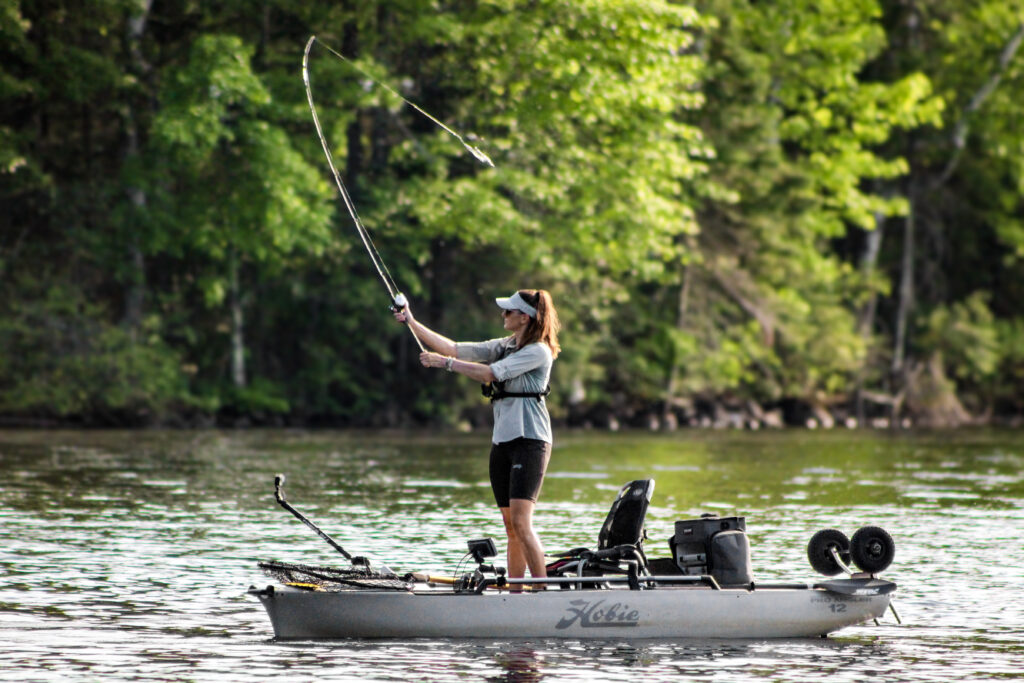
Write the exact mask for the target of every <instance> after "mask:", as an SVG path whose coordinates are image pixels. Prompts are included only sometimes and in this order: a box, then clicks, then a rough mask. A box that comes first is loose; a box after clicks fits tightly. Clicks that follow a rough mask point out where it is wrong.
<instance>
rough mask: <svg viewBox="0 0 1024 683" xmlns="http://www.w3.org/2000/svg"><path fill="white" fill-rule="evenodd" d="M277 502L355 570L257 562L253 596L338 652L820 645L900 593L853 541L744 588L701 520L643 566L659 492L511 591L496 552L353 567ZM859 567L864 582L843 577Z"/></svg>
mask: <svg viewBox="0 0 1024 683" xmlns="http://www.w3.org/2000/svg"><path fill="white" fill-rule="evenodd" d="M283 481H284V476H283V475H278V477H277V478H276V479H275V497H276V498H277V501H278V503H279V504H281V506H282V507H284V508H285V509H286V510H288V511H289V512H290V513H292V514H293V515H294V516H296V517H297V518H298V519H299V520H300V521H302V522H303V523H304V524H306V525H307V526H308V527H310V528H311V529H313V530H314V531H316V533H317V534H318V535H320V537H321V538H322V539H324V540H325V541H327V542H328V543H330V544H331V545H332V546H333V547H334V548H335V550H337V551H338V552H340V553H341V554H342V555H344V556H345V558H346V559H348V560H349V561H350V562H351V566H350V567H347V568H344V567H343V568H338V567H317V566H308V565H301V564H290V563H284V562H260V563H259V566H260V568H261V569H263V571H264V572H266V573H267V574H269V575H270V576H272V577H274V578H275V579H277V581H278V583H277V584H276V585H268V586H266V587H265V588H257V587H255V586H251V587H250V588H249V594H250V595H252V596H254V597H256V598H257V599H259V601H260V602H261V603H262V605H263V607H264V608H265V609H266V612H267V614H268V616H269V617H270V622H271V625H272V627H273V630H274V636H275V637H276V638H279V639H283V640H295V639H335V638H491V639H508V638H573V639H584V638H630V639H634V638H635V639H666V638H667V639H683V638H755V639H760V638H801V637H818V636H826V635H828V634H830V633H833V632H835V631H838V630H839V629H842V628H846V627H848V626H853V625H855V624H860V623H862V622H865V621H870V620H872V619H874V620H877V619H879V618H880V617H882V616H883V615H884V614H885V612H886V611H887V610H891V611H892V613H893V615H894V616H895V617H896V620H897V621H899V616H898V614H897V613H896V610H895V607H894V606H893V604H892V599H893V596H894V595H895V593H896V589H897V586H896V584H895V583H893V582H892V581H888V580H885V579H881V578H879V577H878V576H877V573H878V572H880V571H882V570H883V569H885V568H887V567H888V566H889V564H890V563H891V562H892V559H893V554H894V545H893V542H892V538H891V537H890V536H889V534H888V533H887V532H885V531H884V530H883V529H880V528H878V527H873V526H866V527H862V528H861V529H859V530H858V531H857V533H855V534H854V535H853V537H852V540H851V539H848V538H847V537H846V535H845V534H843V533H842V532H840V531H838V530H836V529H825V530H822V531H819V532H817V533H816V534H814V536H813V537H812V538H811V541H810V543H809V544H808V547H807V554H808V559H809V560H810V562H811V566H812V567H813V568H814V569H816V570H817V571H818V572H819V573H822V574H825V575H826V576H835V575H836V574H840V573H843V572H845V574H846V575H847V576H846V577H845V578H830V579H826V580H821V581H816V582H790V583H782V582H776V583H766V582H757V581H755V580H754V579H753V574H752V572H751V568H750V551H749V547H748V544H747V537H746V535H745V529H746V522H745V518H743V517H725V518H720V517H717V516H715V515H704V516H702V517H701V518H700V519H696V520H680V521H677V522H676V523H675V533H674V534H673V536H672V537H671V538H670V539H669V544H668V545H669V549H670V551H671V553H672V556H671V557H667V558H654V559H648V557H647V555H646V553H645V550H644V548H643V544H644V541H645V540H647V533H646V529H645V527H644V517H645V515H646V512H647V506H648V503H649V502H650V499H651V496H652V494H653V491H654V481H653V480H650V479H643V480H636V481H633V482H630V483H628V484H626V485H625V486H623V487H622V489H621V490H620V491H619V494H618V496H617V497H616V499H615V501H614V503H613V505H612V508H611V511H610V512H609V513H608V517H607V518H606V520H605V523H604V525H603V526H602V527H601V530H600V533H599V534H598V543H597V548H596V549H595V550H590V549H588V548H574V549H572V550H569V551H565V552H562V553H555V554H554V556H553V557H552V558H551V561H550V562H549V563H548V565H547V574H548V576H547V577H546V578H510V577H508V576H506V571H505V569H504V568H503V567H499V566H496V565H494V564H488V558H492V557H495V556H496V555H497V548H496V547H495V544H494V542H493V541H492V540H491V539H474V540H470V541H468V544H467V545H468V552H467V554H466V557H467V558H468V557H470V556H471V557H472V558H473V560H474V561H475V563H476V568H475V570H474V571H472V572H465V573H463V574H461V575H451V576H445V577H438V576H430V575H426V574H417V573H410V574H405V575H401V576H400V575H398V574H397V573H396V572H394V571H392V570H391V569H389V568H388V567H386V566H374V565H373V563H371V562H370V561H369V560H368V559H367V558H365V557H353V556H352V555H350V554H349V553H348V552H347V551H346V550H345V549H344V548H343V547H342V546H341V545H340V544H339V543H337V541H335V540H334V539H332V538H331V537H329V536H328V535H327V534H325V533H324V532H323V531H322V530H320V529H319V528H318V527H317V526H316V525H315V524H313V523H312V522H310V521H309V520H308V519H306V517H305V516H304V515H302V513H300V512H299V511H298V510H296V509H295V508H293V507H292V506H291V505H290V504H289V503H288V502H287V501H285V499H284V496H283V493H282V490H281V486H282V484H283ZM851 564H855V565H856V566H857V567H858V568H860V569H861V571H855V570H854V569H852V568H851V567H850V565H851Z"/></svg>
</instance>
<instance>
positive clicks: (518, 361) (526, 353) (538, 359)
mask: <svg viewBox="0 0 1024 683" xmlns="http://www.w3.org/2000/svg"><path fill="white" fill-rule="evenodd" d="M550 357H551V351H550V350H549V349H548V347H547V346H546V345H544V344H530V345H528V346H525V347H523V348H522V349H521V350H519V351H518V352H516V353H513V354H512V355H511V356H508V357H506V358H503V359H502V360H499V361H497V362H494V363H491V373H493V374H494V378H495V379H496V380H498V381H499V382H505V381H507V380H510V379H512V378H513V377H518V376H520V375H522V374H525V373H527V372H529V371H530V370H536V369H537V368H539V367H541V366H543V365H545V364H546V363H550V362H551V358H550Z"/></svg>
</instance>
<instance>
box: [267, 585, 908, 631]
mask: <svg viewBox="0 0 1024 683" xmlns="http://www.w3.org/2000/svg"><path fill="white" fill-rule="evenodd" d="M831 583H832V584H833V588H832V589H829V588H824V587H821V586H820V585H819V586H816V587H805V588H800V587H792V586H789V587H777V588H773V587H767V588H761V587H758V588H756V589H754V590H747V589H722V590H712V589H710V588H704V587H693V586H687V587H658V588H657V589H654V590H628V589H604V590H597V589H595V590H547V591H542V592H537V593H529V592H527V593H509V592H505V591H484V592H482V593H479V594H474V593H455V592H453V591H452V590H450V589H448V590H424V591H408V592H405V591H380V590H351V591H337V592H331V591H313V590H305V589H302V588H294V587H290V586H268V587H267V588H266V589H262V590H256V589H252V590H251V591H250V593H251V594H253V595H255V596H257V597H258V598H259V599H260V601H261V602H262V603H263V606H264V607H265V608H266V610H267V614H268V615H269V616H270V621H271V623H272V624H273V628H274V635H275V636H276V637H277V638H280V639H324V638H495V639H505V638H551V637H556V638H573V639H578V638H636V639H646V638H795V637H810V636H823V635H826V634H828V633H832V632H834V631H836V630H839V629H841V628H844V627H846V626H852V625H854V624H858V623H861V622H864V621H868V620H870V619H875V618H878V617H881V616H882V615H883V614H884V613H885V611H886V609H887V608H888V607H889V602H890V600H891V598H892V591H893V590H894V589H895V586H894V585H893V584H890V583H888V582H879V583H886V584H887V585H888V587H889V588H887V589H886V590H884V591H883V590H862V589H860V588H859V587H858V586H856V585H853V584H849V585H847V584H846V583H845V582H844V581H833V582H831Z"/></svg>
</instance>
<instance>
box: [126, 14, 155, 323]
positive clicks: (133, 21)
mask: <svg viewBox="0 0 1024 683" xmlns="http://www.w3.org/2000/svg"><path fill="white" fill-rule="evenodd" d="M151 6H152V0H143V1H142V2H141V3H139V5H138V7H139V13H138V14H136V15H135V16H133V17H131V18H130V19H129V20H128V29H127V34H126V42H127V50H128V53H129V54H130V55H131V66H132V70H133V71H134V72H135V75H136V77H137V78H138V79H139V81H140V82H143V81H144V80H145V77H146V76H147V75H148V74H149V73H150V71H151V67H150V65H149V63H148V62H146V60H145V58H144V57H143V56H142V49H141V43H142V37H143V35H145V32H146V23H147V21H148V20H149V10H150V7H151ZM143 107H144V105H140V104H138V103H137V102H135V101H133V100H131V99H129V101H128V114H127V119H126V121H125V128H126V131H125V132H126V136H127V146H126V149H125V159H126V160H127V161H132V160H134V159H137V158H138V156H139V153H140V152H139V150H140V143H139V118H140V112H139V110H140V109H141V108H143ZM128 198H129V201H131V203H132V206H133V207H134V208H135V211H136V212H137V213H138V214H141V213H143V212H144V211H145V209H146V204H147V197H146V192H145V191H144V190H143V189H142V188H140V187H134V186H130V187H129V188H128ZM128 250H129V254H128V259H129V263H130V269H129V270H130V272H131V275H130V282H129V285H128V289H127V291H126V292H125V301H124V320H123V323H124V325H125V326H126V327H128V329H129V330H130V333H131V336H132V339H133V340H134V339H135V338H136V336H137V334H138V329H139V326H140V325H141V324H142V315H143V306H144V305H145V300H146V259H145V255H144V252H143V248H142V240H141V239H140V237H139V234H138V232H134V233H133V234H132V238H131V241H130V242H129V244H128Z"/></svg>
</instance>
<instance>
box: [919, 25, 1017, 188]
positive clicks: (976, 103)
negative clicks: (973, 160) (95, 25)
mask: <svg viewBox="0 0 1024 683" xmlns="http://www.w3.org/2000/svg"><path fill="white" fill-rule="evenodd" d="M1021 41H1024V23H1021V24H1020V26H1018V27H1017V32H1016V33H1014V34H1013V36H1012V37H1011V38H1010V40H1009V41H1008V42H1007V43H1006V45H1005V46H1004V47H1003V50H1002V52H1000V53H999V65H998V67H997V68H996V70H995V72H994V73H993V74H992V75H991V76H990V77H989V79H988V81H986V82H985V84H984V85H982V86H981V88H979V89H978V92H976V93H974V97H972V98H971V101H970V102H968V104H967V107H965V108H964V111H963V114H961V115H960V120H959V121H957V124H956V128H955V129H954V130H953V147H954V148H955V151H954V152H953V156H952V157H951V158H950V160H949V163H947V164H946V168H945V169H943V171H942V175H940V176H939V179H938V180H936V181H935V184H934V186H933V189H934V188H938V187H941V186H942V185H945V184H946V182H947V181H948V180H949V179H950V177H951V176H952V175H953V171H955V170H956V167H957V166H958V165H959V164H960V158H961V157H962V156H963V152H964V146H965V145H966V144H967V133H968V132H969V128H970V116H971V114H973V113H974V112H976V111H978V110H979V109H981V105H982V104H984V103H985V100H987V99H988V97H989V95H991V94H992V93H993V91H995V89H996V87H997V86H998V85H999V82H1000V81H1001V80H1002V79H1003V74H1004V73H1006V68H1007V67H1008V66H1009V64H1010V61H1011V60H1012V59H1013V57H1014V55H1016V54H1017V50H1018V49H1019V48H1020V45H1021Z"/></svg>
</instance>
